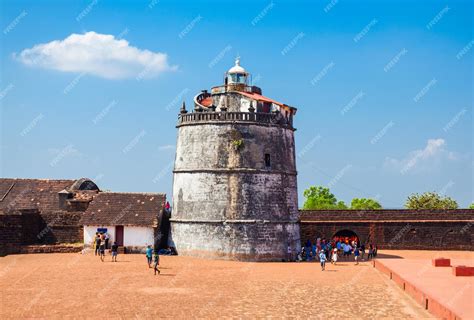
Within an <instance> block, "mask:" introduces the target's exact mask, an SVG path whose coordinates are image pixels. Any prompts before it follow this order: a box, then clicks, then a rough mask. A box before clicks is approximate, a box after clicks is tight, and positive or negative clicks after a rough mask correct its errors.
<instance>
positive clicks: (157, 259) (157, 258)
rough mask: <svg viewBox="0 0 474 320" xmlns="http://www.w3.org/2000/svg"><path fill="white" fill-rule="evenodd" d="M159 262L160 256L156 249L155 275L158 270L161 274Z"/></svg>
mask: <svg viewBox="0 0 474 320" xmlns="http://www.w3.org/2000/svg"><path fill="white" fill-rule="evenodd" d="M159 264H160V256H159V255H158V252H157V251H155V266H154V269H155V276H156V273H157V272H158V274H160V270H159V269H158V265H159Z"/></svg>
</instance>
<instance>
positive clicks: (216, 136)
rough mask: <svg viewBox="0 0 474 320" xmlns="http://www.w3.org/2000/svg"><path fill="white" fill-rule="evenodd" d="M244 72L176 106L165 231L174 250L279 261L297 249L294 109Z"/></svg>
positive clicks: (232, 73)
mask: <svg viewBox="0 0 474 320" xmlns="http://www.w3.org/2000/svg"><path fill="white" fill-rule="evenodd" d="M248 76H249V74H248V73H247V72H245V70H244V69H243V68H242V67H240V65H239V62H238V60H237V61H236V66H234V67H233V68H232V69H230V70H229V71H228V72H227V74H226V78H225V85H223V86H219V87H214V88H212V91H211V94H209V93H207V91H202V93H200V94H198V95H197V96H196V97H195V99H194V103H195V111H194V112H192V113H187V112H186V110H185V107H184V105H183V108H182V109H181V114H180V116H179V120H178V125H177V128H178V141H177V146H176V160H175V166H174V171H173V172H174V177H173V179H174V180H173V212H172V218H171V220H170V221H171V226H172V232H171V234H172V238H173V240H174V242H175V244H176V247H177V250H178V253H179V254H184V255H196V256H202V257H222V258H225V259H236V260H247V261H281V260H282V259H288V257H289V256H290V255H293V256H294V255H295V254H296V252H297V250H298V249H300V248H301V247H300V233H299V224H298V203H297V187H296V167H295V143H294V131H295V129H294V128H293V126H292V123H293V115H294V114H295V112H296V109H295V108H293V107H290V106H288V105H285V104H281V103H279V102H276V101H274V100H271V99H269V98H266V97H264V96H262V95H261V90H260V88H257V87H254V86H249V85H248V79H247V78H248Z"/></svg>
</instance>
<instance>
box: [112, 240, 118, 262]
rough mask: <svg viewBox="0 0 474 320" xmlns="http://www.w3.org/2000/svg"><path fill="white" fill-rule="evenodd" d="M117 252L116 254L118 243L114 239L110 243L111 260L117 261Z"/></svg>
mask: <svg viewBox="0 0 474 320" xmlns="http://www.w3.org/2000/svg"><path fill="white" fill-rule="evenodd" d="M117 254H118V245H117V242H115V241H114V244H113V245H112V262H117Z"/></svg>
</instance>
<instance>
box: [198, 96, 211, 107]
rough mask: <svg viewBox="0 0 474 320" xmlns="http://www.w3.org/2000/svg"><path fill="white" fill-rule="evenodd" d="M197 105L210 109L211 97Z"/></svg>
mask: <svg viewBox="0 0 474 320" xmlns="http://www.w3.org/2000/svg"><path fill="white" fill-rule="evenodd" d="M199 103H200V104H202V105H203V106H205V107H210V106H212V97H211V96H209V97H207V98H205V99H202V100H201V102H199Z"/></svg>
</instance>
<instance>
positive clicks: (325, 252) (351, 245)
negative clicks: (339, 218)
mask: <svg viewBox="0 0 474 320" xmlns="http://www.w3.org/2000/svg"><path fill="white" fill-rule="evenodd" d="M366 249H367V247H366V245H365V244H360V242H359V241H358V240H355V239H352V240H350V239H343V238H334V239H332V240H331V241H327V240H326V239H321V238H318V239H317V240H316V242H314V243H312V242H311V240H309V239H308V240H307V241H306V244H305V246H304V247H302V248H301V251H300V252H299V253H298V255H297V258H296V260H297V261H313V260H319V262H320V263H321V270H323V271H324V270H325V268H326V261H330V262H331V263H332V264H334V265H335V264H336V263H337V261H338V260H339V257H340V256H341V255H342V259H344V260H345V261H349V260H350V259H351V256H352V255H354V260H355V264H356V265H357V264H359V260H362V261H364V259H365V251H366ZM288 253H289V254H291V250H290V246H288ZM376 256H377V246H376V245H374V244H372V243H370V244H369V245H368V255H367V260H370V259H372V258H375V257H376ZM288 259H289V260H292V257H291V256H290V257H289V258H288Z"/></svg>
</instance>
